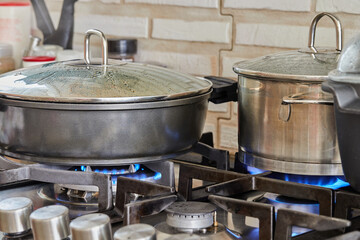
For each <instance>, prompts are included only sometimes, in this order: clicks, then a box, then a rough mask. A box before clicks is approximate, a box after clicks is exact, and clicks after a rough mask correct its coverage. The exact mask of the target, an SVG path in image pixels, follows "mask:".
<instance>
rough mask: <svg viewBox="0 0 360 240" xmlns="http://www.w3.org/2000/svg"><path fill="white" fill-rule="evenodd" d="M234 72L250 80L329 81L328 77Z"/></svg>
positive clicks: (243, 70)
mask: <svg viewBox="0 0 360 240" xmlns="http://www.w3.org/2000/svg"><path fill="white" fill-rule="evenodd" d="M233 70H234V72H235V73H237V74H238V75H241V76H244V77H250V78H254V77H256V78H262V79H267V80H273V81H274V80H275V81H305V82H323V81H325V80H327V79H328V76H327V75H324V76H316V75H293V74H281V73H269V72H261V71H251V70H245V69H240V68H237V67H234V68H233Z"/></svg>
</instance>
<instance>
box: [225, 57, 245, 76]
mask: <svg viewBox="0 0 360 240" xmlns="http://www.w3.org/2000/svg"><path fill="white" fill-rule="evenodd" d="M241 60H244V58H240V57H223V58H222V73H221V76H223V77H231V78H237V74H236V73H235V72H234V71H233V66H234V64H235V63H236V62H239V61H241Z"/></svg>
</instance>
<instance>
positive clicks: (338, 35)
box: [308, 12, 343, 53]
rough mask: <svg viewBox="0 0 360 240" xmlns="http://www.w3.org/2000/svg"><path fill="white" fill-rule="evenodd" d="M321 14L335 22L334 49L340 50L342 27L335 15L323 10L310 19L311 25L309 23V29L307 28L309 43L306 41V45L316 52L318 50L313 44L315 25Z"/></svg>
mask: <svg viewBox="0 0 360 240" xmlns="http://www.w3.org/2000/svg"><path fill="white" fill-rule="evenodd" d="M323 16H328V17H329V18H330V19H331V20H332V21H333V23H334V24H335V29H336V50H337V51H341V49H342V45H343V42H342V28H341V23H340V21H339V19H338V18H337V17H335V16H334V15H332V14H330V13H327V12H323V13H320V14H318V15H316V16H315V17H314V19H313V20H312V21H311V25H310V30H309V43H308V47H309V48H310V49H311V50H312V51H313V52H314V53H317V52H318V50H317V49H316V48H315V46H314V44H315V31H316V25H317V23H318V22H319V20H320V19H321V18H322V17H323Z"/></svg>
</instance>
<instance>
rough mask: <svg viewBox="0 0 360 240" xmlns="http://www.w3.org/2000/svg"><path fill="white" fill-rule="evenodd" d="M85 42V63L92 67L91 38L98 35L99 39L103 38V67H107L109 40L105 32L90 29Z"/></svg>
mask: <svg viewBox="0 0 360 240" xmlns="http://www.w3.org/2000/svg"><path fill="white" fill-rule="evenodd" d="M85 34H86V35H85V40H84V45H85V51H84V59H85V63H86V64H87V65H90V64H91V63H90V36H91V35H97V36H98V37H100V38H101V41H102V53H101V55H102V65H105V66H106V65H107V64H108V44H107V39H106V37H105V35H104V33H103V32H101V31H99V30H97V29H89V30H87V31H86V33H85Z"/></svg>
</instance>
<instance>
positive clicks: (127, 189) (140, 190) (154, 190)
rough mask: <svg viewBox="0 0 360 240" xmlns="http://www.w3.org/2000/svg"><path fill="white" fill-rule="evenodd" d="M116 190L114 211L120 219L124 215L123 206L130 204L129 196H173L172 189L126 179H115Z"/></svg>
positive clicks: (173, 190)
mask: <svg viewBox="0 0 360 240" xmlns="http://www.w3.org/2000/svg"><path fill="white" fill-rule="evenodd" d="M116 189H117V190H116V200H115V211H116V212H117V213H118V214H119V215H120V216H122V217H124V215H125V205H126V204H128V203H130V197H131V194H140V195H144V196H161V195H169V194H173V193H174V192H175V188H174V187H169V186H164V185H160V184H156V183H151V182H145V181H140V180H137V179H132V178H126V177H118V178H117V187H116Z"/></svg>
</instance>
